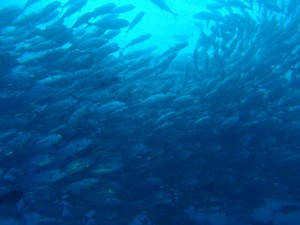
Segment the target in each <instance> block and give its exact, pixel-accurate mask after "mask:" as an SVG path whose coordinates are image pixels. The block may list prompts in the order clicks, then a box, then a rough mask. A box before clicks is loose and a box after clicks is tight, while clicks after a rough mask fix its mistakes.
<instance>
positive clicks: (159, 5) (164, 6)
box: [151, 0, 178, 17]
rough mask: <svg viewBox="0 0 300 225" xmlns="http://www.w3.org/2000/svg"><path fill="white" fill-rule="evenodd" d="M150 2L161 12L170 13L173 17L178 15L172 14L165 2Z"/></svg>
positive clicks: (158, 0) (154, 0) (162, 0)
mask: <svg viewBox="0 0 300 225" xmlns="http://www.w3.org/2000/svg"><path fill="white" fill-rule="evenodd" d="M151 2H152V3H153V4H154V5H156V6H158V7H159V8H160V9H161V10H163V11H166V12H169V13H171V14H172V15H173V16H174V17H177V16H178V14H177V13H175V12H173V10H172V9H171V8H170V7H169V6H168V5H167V4H166V2H165V0H151Z"/></svg>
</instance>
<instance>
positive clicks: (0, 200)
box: [0, 190, 24, 205]
mask: <svg viewBox="0 0 300 225" xmlns="http://www.w3.org/2000/svg"><path fill="white" fill-rule="evenodd" d="M23 196H24V194H23V192H21V191H16V190H15V191H11V192H7V193H6V194H4V195H2V196H1V197H0V205H10V204H15V203H18V202H19V201H20V200H21V199H22V198H23Z"/></svg>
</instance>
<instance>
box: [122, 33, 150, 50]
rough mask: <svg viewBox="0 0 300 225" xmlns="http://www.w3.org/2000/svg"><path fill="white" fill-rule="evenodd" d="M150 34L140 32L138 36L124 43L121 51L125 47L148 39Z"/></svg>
mask: <svg viewBox="0 0 300 225" xmlns="http://www.w3.org/2000/svg"><path fill="white" fill-rule="evenodd" d="M151 36H152V34H150V33H146V34H141V35H140V36H138V37H136V38H134V39H133V40H131V41H130V42H129V43H128V44H127V45H125V46H124V47H123V48H122V51H123V52H124V50H125V49H127V48H128V47H130V46H134V45H136V44H139V43H141V42H144V41H146V40H147V39H149V38H150V37H151Z"/></svg>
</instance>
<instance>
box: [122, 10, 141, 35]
mask: <svg viewBox="0 0 300 225" xmlns="http://www.w3.org/2000/svg"><path fill="white" fill-rule="evenodd" d="M144 15H145V12H143V11H142V12H139V13H138V14H137V15H136V16H135V17H134V18H133V20H132V21H131V23H130V25H129V26H128V29H127V31H126V33H128V32H129V31H130V30H132V28H134V27H135V26H136V25H137V24H138V23H139V22H140V21H141V20H142V18H143V17H144Z"/></svg>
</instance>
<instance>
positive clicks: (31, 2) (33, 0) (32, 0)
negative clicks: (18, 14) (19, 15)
mask: <svg viewBox="0 0 300 225" xmlns="http://www.w3.org/2000/svg"><path fill="white" fill-rule="evenodd" d="M38 2H41V0H27V1H26V3H25V5H24V6H23V10H25V9H27V8H28V7H30V6H32V5H34V4H35V3H38Z"/></svg>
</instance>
